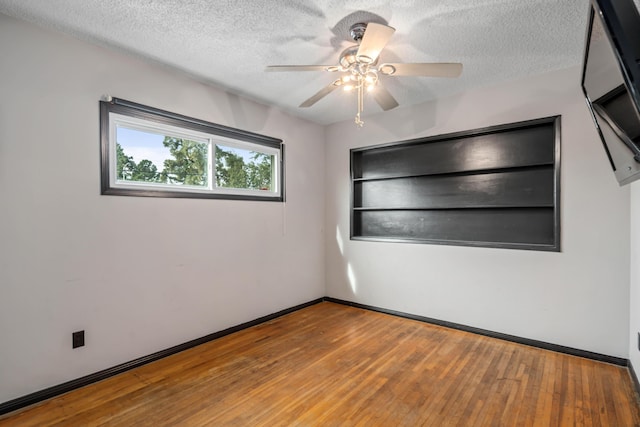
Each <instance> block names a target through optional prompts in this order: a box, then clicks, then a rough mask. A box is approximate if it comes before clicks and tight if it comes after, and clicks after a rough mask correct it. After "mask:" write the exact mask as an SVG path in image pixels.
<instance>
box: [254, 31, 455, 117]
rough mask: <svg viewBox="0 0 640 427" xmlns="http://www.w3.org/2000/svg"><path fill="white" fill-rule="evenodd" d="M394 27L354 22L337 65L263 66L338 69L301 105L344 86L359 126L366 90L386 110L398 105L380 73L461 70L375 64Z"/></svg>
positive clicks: (427, 73)
mask: <svg viewBox="0 0 640 427" xmlns="http://www.w3.org/2000/svg"><path fill="white" fill-rule="evenodd" d="M395 31H396V30H395V28H393V27H389V26H387V25H383V24H377V23H375V22H370V23H368V24H366V23H357V24H354V25H352V26H351V28H350V34H351V37H352V38H353V40H354V41H355V42H356V43H357V44H356V45H354V46H350V47H348V48H346V49H345V50H344V51H342V53H341V54H340V59H339V61H338V63H339V65H270V66H268V67H267V68H266V70H267V71H328V72H331V73H338V74H339V75H340V77H339V78H338V79H336V80H334V81H333V82H332V83H330V84H329V85H327V86H325V87H323V88H322V89H320V90H319V91H318V92H317V93H316V94H315V95H313V96H312V97H310V98H309V99H307V100H306V101H304V102H303V103H302V104H300V107H302V108H306V107H311V106H312V105H313V104H315V103H316V102H318V101H319V100H321V99H322V98H324V97H325V96H327V95H328V94H330V93H331V92H333V91H334V90H336V89H338V88H339V87H342V88H343V89H344V90H356V91H357V93H358V113H357V114H356V118H355V123H356V125H358V126H359V127H362V125H363V124H364V122H363V121H362V120H361V119H360V115H361V113H362V111H363V110H364V94H365V90H366V91H367V92H371V93H372V94H373V98H374V99H375V100H376V102H377V103H378V105H380V107H381V108H382V109H383V110H385V111H387V110H391V109H393V108H395V107H397V106H398V101H396V100H395V98H394V97H393V95H391V93H390V92H389V91H388V90H387V89H385V88H384V87H383V86H382V84H381V83H380V75H383V76H392V77H393V76H424V77H458V76H459V75H460V74H461V73H462V64H460V63H442V62H441V63H382V64H378V59H379V57H380V52H381V51H382V49H384V47H385V46H386V45H387V43H388V42H389V39H390V38H391V36H392V35H393V33H394V32H395Z"/></svg>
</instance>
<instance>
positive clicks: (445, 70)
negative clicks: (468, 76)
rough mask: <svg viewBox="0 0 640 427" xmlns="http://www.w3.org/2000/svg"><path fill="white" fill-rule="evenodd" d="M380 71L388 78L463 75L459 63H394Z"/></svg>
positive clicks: (383, 65)
mask: <svg viewBox="0 0 640 427" xmlns="http://www.w3.org/2000/svg"><path fill="white" fill-rule="evenodd" d="M378 70H380V72H381V73H382V74H385V75H388V76H424V77H458V76H459V75H460V74H461V73H462V64H460V63H458V62H440V63H437V62H432V63H422V64H419V63H413V64H403V63H394V64H382V65H380V66H379V67H378Z"/></svg>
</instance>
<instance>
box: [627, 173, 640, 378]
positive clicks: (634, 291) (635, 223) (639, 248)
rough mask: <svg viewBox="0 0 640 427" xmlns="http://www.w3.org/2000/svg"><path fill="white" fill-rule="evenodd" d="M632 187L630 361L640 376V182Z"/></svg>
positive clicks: (631, 185) (632, 184)
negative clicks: (639, 341)
mask: <svg viewBox="0 0 640 427" xmlns="http://www.w3.org/2000/svg"><path fill="white" fill-rule="evenodd" d="M629 187H631V233H630V234H631V254H630V257H629V258H630V262H631V285H630V290H629V317H630V319H629V361H630V362H631V364H632V365H633V368H634V370H635V372H636V374H638V375H640V350H638V345H639V344H638V340H639V339H638V334H639V333H640V181H636V182H634V183H631V184H630V185H629Z"/></svg>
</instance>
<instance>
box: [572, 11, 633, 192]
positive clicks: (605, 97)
mask: <svg viewBox="0 0 640 427" xmlns="http://www.w3.org/2000/svg"><path fill="white" fill-rule="evenodd" d="M582 89H583V91H584V94H585V96H586V100H587V105H588V106H589V108H590V111H591V115H592V117H593V120H594V123H595V125H596V128H597V130H598V133H599V135H600V138H601V140H602V142H603V144H604V147H605V151H606V153H607V155H608V157H609V161H610V162H611V166H612V168H613V170H614V173H615V175H616V179H617V180H618V182H619V183H620V185H624V184H628V183H630V182H632V181H635V180H637V179H640V15H639V13H638V9H637V7H636V6H635V4H634V3H633V0H592V1H591V8H590V14H589V25H588V27H587V38H586V47H585V55H584V64H583V73H582Z"/></svg>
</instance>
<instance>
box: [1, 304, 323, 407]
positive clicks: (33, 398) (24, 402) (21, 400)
mask: <svg viewBox="0 0 640 427" xmlns="http://www.w3.org/2000/svg"><path fill="white" fill-rule="evenodd" d="M322 301H324V298H318V299H315V300H313V301H309V302H306V303H303V304H300V305H296V306H295V307H291V308H287V309H284V310H281V311H278V312H277V313H273V314H269V315H267V316H263V317H259V318H257V319H255V320H251V321H249V322H245V323H242V324H240V325H236V326H232V327H230V328H227V329H225V330H223V331H219V332H214V333H212V334H209V335H206V336H204V337H201V338H196V339H194V340H191V341H187V342H185V343H183V344H179V345H176V346H173V347H171V348H167V349H165V350H160V351H158V352H156V353H153V354H150V355H148V356H143V357H140V358H138V359H135V360H132V361H130V362H126V363H123V364H120V365H117V366H114V367H112V368H108V369H105V370H102V371H99V372H96V373H94V374H90V375H87V376H84V377H81V378H77V379H75V380H71V381H67V382H65V383H62V384H58V385H55V386H53V387H49V388H46V389H44V390H40V391H36V392H35V393H30V394H27V395H25V396H22V397H18V398H16V399H13V400H9V401H7V402H4V403H0V415H4V414H8V413H9V412H13V411H17V410H18V409H22V408H26V407H27V406H30V405H33V404H35V403H39V402H42V401H43V400H46V399H50V398H52V397H56V396H59V395H61V394H64V393H68V392H70V391H72V390H75V389H77V388H80V387H84V386H86V385H89V384H92V383H95V382H98V381H102V380H104V379H107V378H109V377H112V376H114V375H117V374H121V373H123V372H126V371H129V370H131V369H134V368H137V367H139V366H142V365H146V364H147V363H151V362H155V361H156V360H160V359H162V358H164V357H167V356H171V355H173V354H176V353H179V352H181V351H184V350H188V349H190V348H193V347H196V346H198V345H200V344H204V343H207V342H209V341H213V340H215V339H218V338H222V337H224V336H226V335H229V334H233V333H234V332H239V331H241V330H243V329H247V328H251V327H252V326H256V325H259V324H261V323H265V322H268V321H270V320H273V319H276V318H278V317H281V316H284V315H286V314H289V313H293V312H294V311H298V310H301V309H303V308H306V307H309V306H312V305H315V304H318V303H321V302H322Z"/></svg>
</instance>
